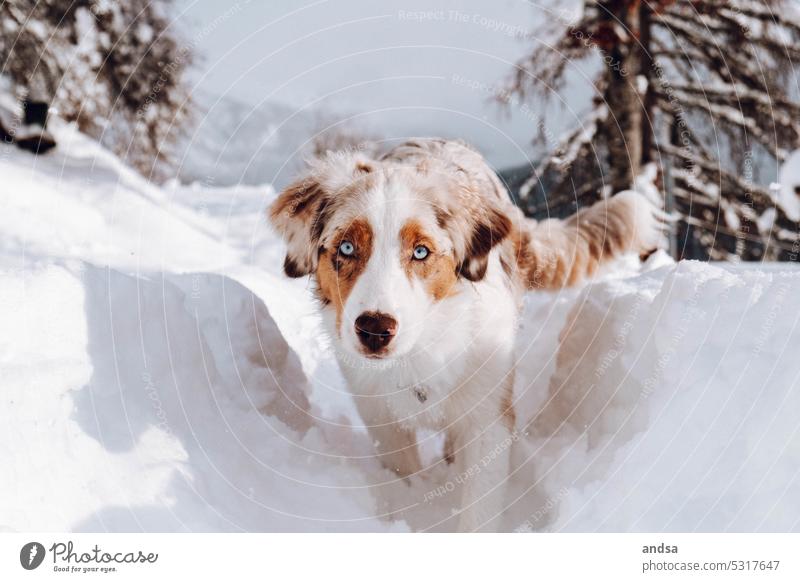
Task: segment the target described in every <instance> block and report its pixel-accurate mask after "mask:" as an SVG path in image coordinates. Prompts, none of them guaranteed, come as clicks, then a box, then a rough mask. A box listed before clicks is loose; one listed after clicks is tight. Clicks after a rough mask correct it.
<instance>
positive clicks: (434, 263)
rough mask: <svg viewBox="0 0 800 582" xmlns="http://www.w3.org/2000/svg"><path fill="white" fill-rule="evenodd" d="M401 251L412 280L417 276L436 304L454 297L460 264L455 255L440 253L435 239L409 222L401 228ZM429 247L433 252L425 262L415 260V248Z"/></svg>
mask: <svg viewBox="0 0 800 582" xmlns="http://www.w3.org/2000/svg"><path fill="white" fill-rule="evenodd" d="M400 242H401V245H400V248H401V249H402V251H401V252H402V253H403V258H402V260H403V264H404V265H405V269H406V275H407V276H408V278H409V279H411V278H412V277H417V278H418V279H420V280H422V281H424V282H425V289H426V290H427V292H428V294H429V295H430V296H431V297H433V299H434V300H435V301H440V300H442V299H444V298H445V297H449V296H451V295H453V293H454V292H455V284H456V279H457V277H456V262H455V260H454V259H453V257H452V256H450V255H449V254H447V253H442V252H440V251H439V250H438V249H437V247H436V244H435V243H434V241H433V239H432V238H431V237H430V236H429V235H428V234H427V233H426V232H425V229H424V228H423V227H422V225H421V224H420V223H419V222H417V221H416V220H409V221H408V222H407V223H406V224H405V225H403V228H401V229H400ZM418 245H425V246H426V247H428V249H429V250H430V253H429V254H428V257H427V258H426V259H425V260H423V261H418V260H416V259H414V258H413V254H414V248H415V247H416V246H418Z"/></svg>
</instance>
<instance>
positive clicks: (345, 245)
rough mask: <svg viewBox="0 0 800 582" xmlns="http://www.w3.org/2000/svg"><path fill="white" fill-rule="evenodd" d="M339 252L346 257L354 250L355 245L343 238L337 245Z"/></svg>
mask: <svg viewBox="0 0 800 582" xmlns="http://www.w3.org/2000/svg"><path fill="white" fill-rule="evenodd" d="M339 252H340V253H342V254H343V255H344V256H346V257H350V256H352V255H353V253H354V252H356V247H355V246H354V245H353V243H351V242H350V241H349V240H345V241H342V244H340V245H339Z"/></svg>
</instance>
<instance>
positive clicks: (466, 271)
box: [459, 208, 513, 281]
mask: <svg viewBox="0 0 800 582" xmlns="http://www.w3.org/2000/svg"><path fill="white" fill-rule="evenodd" d="M512 226H513V225H512V223H511V219H510V218H509V217H508V216H507V215H506V214H505V212H503V211H502V210H498V209H496V208H490V209H489V211H488V215H487V216H486V217H484V218H482V219H480V220H479V221H478V222H477V224H476V225H475V228H474V230H473V231H472V234H471V235H470V238H469V243H468V247H467V256H466V257H465V258H464V261H463V262H462V263H461V266H460V268H459V272H460V273H461V274H462V275H463V276H464V277H466V278H467V279H469V280H470V281H480V280H481V279H483V278H484V277H485V276H486V268H487V266H488V265H489V261H488V257H489V251H491V250H492V248H493V247H494V246H495V245H496V244H499V243H500V242H502V241H503V240H504V239H505V238H506V237H507V236H508V235H509V233H510V232H511V229H512Z"/></svg>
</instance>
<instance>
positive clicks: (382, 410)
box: [356, 396, 422, 477]
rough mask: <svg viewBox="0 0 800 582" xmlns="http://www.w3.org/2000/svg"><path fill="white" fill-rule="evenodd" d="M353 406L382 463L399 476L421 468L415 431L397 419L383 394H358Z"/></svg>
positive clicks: (407, 474)
mask: <svg viewBox="0 0 800 582" xmlns="http://www.w3.org/2000/svg"><path fill="white" fill-rule="evenodd" d="M356 408H358V412H359V414H360V415H361V419H362V420H363V421H364V424H365V425H366V427H367V431H368V432H369V436H370V438H371V439H372V444H373V446H374V447H375V449H376V452H377V457H378V459H379V460H380V462H381V464H382V465H383V466H384V467H386V468H387V469H390V470H392V471H394V472H395V473H397V474H398V475H399V476H400V477H408V476H410V475H414V474H416V473H419V472H420V471H421V470H422V462H421V461H420V458H419V451H418V449H417V435H416V432H415V431H413V430H411V429H409V428H407V427H405V426H403V425H402V424H401V423H399V422H397V420H396V419H395V417H394V415H392V414H391V412H390V411H389V409H388V407H387V406H386V403H385V401H384V400H383V399H382V398H380V397H378V396H372V397H357V398H356Z"/></svg>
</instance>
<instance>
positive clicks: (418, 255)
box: [414, 245, 430, 261]
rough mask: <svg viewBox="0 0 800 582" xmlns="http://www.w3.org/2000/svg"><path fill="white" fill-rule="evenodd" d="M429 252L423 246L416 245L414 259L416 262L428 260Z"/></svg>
mask: <svg viewBox="0 0 800 582" xmlns="http://www.w3.org/2000/svg"><path fill="white" fill-rule="evenodd" d="M429 253H430V251H429V250H428V247H426V246H425V245H417V246H416V247H414V259H415V260H417V261H424V260H425V259H427V258H428V254H429Z"/></svg>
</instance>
